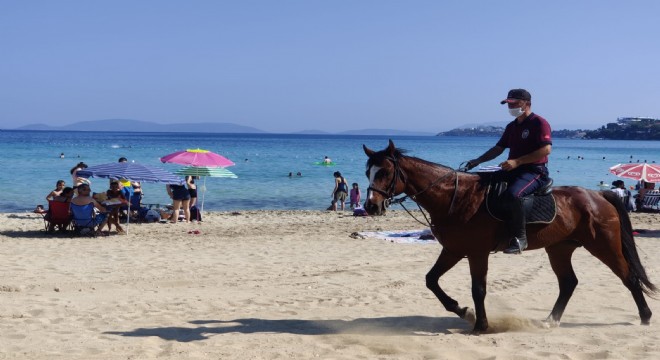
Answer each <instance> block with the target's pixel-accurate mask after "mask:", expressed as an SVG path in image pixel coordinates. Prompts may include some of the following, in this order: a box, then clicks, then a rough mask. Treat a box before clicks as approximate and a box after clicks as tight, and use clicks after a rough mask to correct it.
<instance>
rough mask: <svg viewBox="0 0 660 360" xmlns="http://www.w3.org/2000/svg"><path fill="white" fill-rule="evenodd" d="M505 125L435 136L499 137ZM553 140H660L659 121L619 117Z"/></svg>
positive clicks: (559, 132)
mask: <svg viewBox="0 0 660 360" xmlns="http://www.w3.org/2000/svg"><path fill="white" fill-rule="evenodd" d="M504 127H505V125H478V126H472V127H461V128H457V129H453V130H449V131H445V132H441V133H438V134H437V135H436V136H490V137H499V136H501V135H502V133H503V132H504ZM552 137H554V138H569V139H609V140H660V119H653V118H643V117H621V118H618V119H617V122H615V123H608V124H607V125H604V126H602V127H601V128H600V129H596V130H553V131H552Z"/></svg>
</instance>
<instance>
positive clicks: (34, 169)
mask: <svg viewBox="0 0 660 360" xmlns="http://www.w3.org/2000/svg"><path fill="white" fill-rule="evenodd" d="M388 138H390V137H387V136H337V135H279V134H265V135H264V134H259V135H253V134H200V133H183V134H179V133H115V132H112V133H111V132H40V131H0V151H1V152H0V153H1V154H2V159H1V163H0V164H1V165H2V166H1V168H2V171H0V181H1V183H2V184H5V191H4V193H3V196H2V197H0V211H1V212H22V211H31V210H32V209H34V207H35V205H37V204H45V203H46V200H45V196H46V195H47V194H48V193H49V192H50V191H51V190H53V189H54V188H55V182H56V181H57V180H58V179H63V180H65V181H66V182H67V184H71V176H70V174H69V170H70V169H71V168H72V167H73V166H74V165H75V164H77V163H78V162H79V161H84V162H85V163H87V164H88V165H90V166H91V165H98V164H103V163H110V162H116V161H117V160H118V159H119V158H120V157H122V156H124V157H126V158H128V159H129V161H135V162H140V163H144V164H149V165H154V166H160V167H163V168H165V169H168V170H171V171H175V170H176V169H178V168H179V166H177V165H173V164H162V163H161V162H160V161H159V158H160V157H161V156H164V155H167V154H169V153H172V152H174V151H178V150H184V149H188V148H202V149H207V150H211V151H214V152H216V153H219V154H221V155H224V156H225V157H228V158H229V159H231V160H233V161H234V162H235V163H236V165H235V166H232V167H230V168H229V169H230V170H231V171H232V172H234V173H235V174H236V175H238V179H225V178H207V179H206V190H207V191H206V194H205V203H204V209H205V210H247V209H325V208H327V207H328V205H329V204H330V200H331V197H330V195H331V192H332V189H333V186H334V179H333V176H332V173H333V172H334V171H341V172H342V174H343V175H344V176H345V177H346V178H347V180H348V181H349V183H352V182H357V183H359V185H360V188H362V189H363V193H364V192H365V191H364V190H365V188H366V186H367V181H366V178H365V175H364V170H365V168H364V164H365V161H366V156H365V155H364V152H363V151H362V144H366V145H367V146H368V147H370V148H372V149H374V150H380V149H383V148H385V147H386V146H387V140H388ZM392 139H393V140H394V142H395V144H396V145H397V146H398V147H401V148H404V149H407V150H408V151H409V155H412V156H417V157H420V158H423V159H426V160H429V161H433V162H437V163H441V164H444V165H447V166H451V167H454V168H456V167H458V166H459V164H460V163H461V162H463V161H466V160H468V159H471V158H475V157H477V156H479V155H481V154H482V153H483V152H484V151H486V150H487V149H488V148H489V147H491V146H492V145H494V144H495V142H496V141H497V139H496V138H473V137H470V138H462V137H433V136H431V137H416V136H414V137H413V136H406V137H396V136H395V137H392ZM60 153H64V155H65V156H64V159H60V157H59V155H60ZM324 156H329V157H330V158H331V159H332V160H333V161H334V162H335V163H336V165H335V166H319V165H316V164H314V163H315V162H318V161H321V160H323V157H324ZM578 156H580V157H583V158H584V160H578ZM631 156H632V158H631ZM569 157H570V158H569ZM503 158H504V155H503V156H502V157H501V158H499V159H496V160H493V161H491V162H490V164H491V165H495V164H497V163H499V162H500V161H501V160H502V159H503ZM603 158H605V159H603ZM638 160H639V161H641V162H643V161H644V160H646V161H648V162H652V161H655V162H659V161H660V142H652V141H613V140H574V139H554V146H553V153H552V155H551V157H550V166H549V167H550V173H551V176H552V177H553V178H554V180H555V184H556V185H578V186H582V187H586V188H590V189H597V187H596V185H597V184H598V182H599V181H601V180H602V181H605V182H606V183H611V182H612V181H613V180H615V179H616V177H615V176H614V175H611V174H609V173H608V168H609V167H610V166H612V165H615V164H617V163H626V162H629V161H633V162H636V161H638ZM484 165H487V164H484ZM289 172H293V173H294V175H295V174H296V173H297V172H301V173H302V176H301V177H296V176H294V177H293V178H289V177H288V174H289ZM91 180H92V189H93V191H96V192H100V191H105V190H107V185H108V181H107V180H106V179H91ZM202 183H203V180H200V184H202ZM626 185H634V181H632V180H627V181H626ZM143 188H144V193H145V199H144V201H145V202H148V203H160V204H166V203H169V198H168V197H167V194H166V192H165V186H164V185H162V184H143ZM200 199H201V193H200Z"/></svg>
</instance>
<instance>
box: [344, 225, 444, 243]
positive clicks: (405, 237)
mask: <svg viewBox="0 0 660 360" xmlns="http://www.w3.org/2000/svg"><path fill="white" fill-rule="evenodd" d="M352 235H354V236H352V237H355V238H362V239H364V238H375V239H382V240H386V241H389V242H393V243H398V244H436V243H437V241H436V239H435V237H433V234H432V233H431V230H429V229H425V230H405V231H360V232H357V233H354V234H352Z"/></svg>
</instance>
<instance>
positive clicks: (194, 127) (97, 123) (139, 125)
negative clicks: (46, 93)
mask: <svg viewBox="0 0 660 360" xmlns="http://www.w3.org/2000/svg"><path fill="white" fill-rule="evenodd" d="M14 130H40V131H121V132H195V133H199V132H201V133H204V132H206V133H239V134H266V133H268V132H267V131H263V130H260V129H257V128H253V127H250V126H243V125H237V124H233V123H179V124H158V123H154V122H149V121H142V120H131V119H104V120H93V121H81V122H77V123H73V124H69V125H61V126H53V125H46V124H31V125H25V126H21V127H18V128H16V129H14ZM293 133H294V134H302V135H398V136H433V135H435V134H433V133H427V132H419V131H406V130H394V129H362V130H350V131H343V132H337V133H329V132H326V131H321V130H303V131H298V132H293Z"/></svg>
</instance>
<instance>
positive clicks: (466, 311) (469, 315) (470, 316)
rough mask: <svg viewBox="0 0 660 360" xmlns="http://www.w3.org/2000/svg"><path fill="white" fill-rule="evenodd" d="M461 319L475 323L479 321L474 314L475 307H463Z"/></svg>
mask: <svg viewBox="0 0 660 360" xmlns="http://www.w3.org/2000/svg"><path fill="white" fill-rule="evenodd" d="M461 319H463V320H465V321H467V322H469V323H470V324H473V325H474V323H475V322H476V321H477V316H476V315H475V314H474V309H472V308H463V315H462V316H461Z"/></svg>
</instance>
